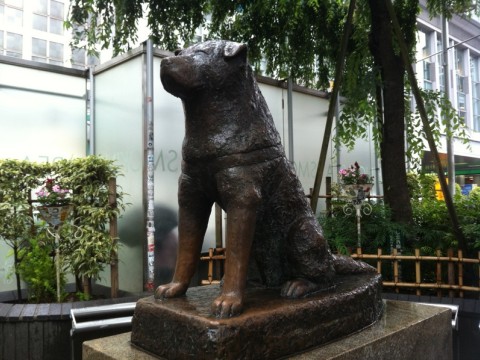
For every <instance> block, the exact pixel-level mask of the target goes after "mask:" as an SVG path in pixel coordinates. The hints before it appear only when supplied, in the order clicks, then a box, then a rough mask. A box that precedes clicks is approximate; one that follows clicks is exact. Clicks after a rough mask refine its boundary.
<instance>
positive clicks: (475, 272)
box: [200, 248, 480, 298]
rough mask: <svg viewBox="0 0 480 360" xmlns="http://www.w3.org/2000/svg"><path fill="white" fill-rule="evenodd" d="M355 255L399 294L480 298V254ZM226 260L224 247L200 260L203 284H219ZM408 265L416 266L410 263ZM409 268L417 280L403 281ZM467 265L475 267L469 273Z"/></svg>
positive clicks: (459, 252)
mask: <svg viewBox="0 0 480 360" xmlns="http://www.w3.org/2000/svg"><path fill="white" fill-rule="evenodd" d="M351 256H352V257H353V258H354V259H359V260H366V261H367V262H369V263H371V264H372V265H375V264H374V263H375V262H376V268H377V272H378V273H379V274H382V277H383V286H384V287H385V288H393V289H394V291H395V292H400V289H404V290H409V291H415V294H416V295H418V296H420V295H422V290H424V291H426V290H428V291H432V290H433V291H436V294H437V296H439V297H442V296H444V295H445V294H444V292H446V291H448V296H449V297H456V296H459V297H462V298H463V297H464V296H465V293H466V292H469V293H471V294H473V295H474V296H476V297H478V296H479V295H480V251H479V252H478V257H477V258H465V257H463V254H462V251H461V250H458V252H457V254H456V255H455V254H454V250H453V249H450V250H448V252H447V256H442V253H441V251H440V250H437V252H436V255H435V256H425V255H420V249H415V252H414V255H403V254H401V253H400V252H399V251H398V250H397V249H393V251H392V253H391V254H383V251H382V249H378V251H377V253H376V254H363V253H362V249H361V248H357V252H356V253H355V254H352V255H351ZM225 258H226V257H225V249H224V248H215V249H210V250H209V252H208V254H207V255H205V256H202V257H201V258H200V259H201V260H202V261H208V275H207V277H208V279H206V280H202V285H208V284H214V283H218V282H219V280H220V279H221V277H222V275H223V263H224V261H225ZM372 261H373V263H372ZM408 262H411V263H413V264H411V263H410V264H407V263H408ZM409 265H410V267H411V265H413V267H414V271H411V273H412V274H411V275H413V276H414V278H415V281H405V280H403V276H402V272H405V269H406V268H407V267H408V266H409ZM432 265H433V266H432ZM466 266H471V268H469V269H467V270H466V269H465V267H466ZM426 267H429V268H430V269H431V268H432V267H433V270H429V271H428V273H429V274H430V275H432V274H434V277H435V281H434V282H431V281H430V282H429V281H425V275H426V273H427V271H426V270H425V268H426ZM422 269H423V272H422ZM402 270H403V271H402ZM466 273H467V274H468V275H469V276H468V278H469V280H471V281H472V282H471V283H469V284H465V283H464V280H465V274H466ZM406 277H407V276H406ZM457 294H458V295H457Z"/></svg>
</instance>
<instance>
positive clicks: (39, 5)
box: [33, 0, 48, 15]
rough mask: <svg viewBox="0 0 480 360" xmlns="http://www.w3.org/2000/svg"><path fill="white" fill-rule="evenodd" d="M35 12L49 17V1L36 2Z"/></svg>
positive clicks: (38, 0) (39, 0) (37, 0)
mask: <svg viewBox="0 0 480 360" xmlns="http://www.w3.org/2000/svg"><path fill="white" fill-rule="evenodd" d="M33 11H34V12H35V13H37V14H43V15H48V0H36V1H35V7H34V8H33Z"/></svg>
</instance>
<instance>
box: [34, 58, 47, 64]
mask: <svg viewBox="0 0 480 360" xmlns="http://www.w3.org/2000/svg"><path fill="white" fill-rule="evenodd" d="M32 60H33V61H36V62H41V63H46V62H47V58H44V57H38V56H32Z"/></svg>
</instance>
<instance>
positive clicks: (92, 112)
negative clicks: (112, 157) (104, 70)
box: [87, 66, 95, 155]
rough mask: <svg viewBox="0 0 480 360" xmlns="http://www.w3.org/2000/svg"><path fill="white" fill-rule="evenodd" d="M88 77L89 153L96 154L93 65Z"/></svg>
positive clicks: (89, 69)
mask: <svg viewBox="0 0 480 360" xmlns="http://www.w3.org/2000/svg"><path fill="white" fill-rule="evenodd" d="M88 78H89V80H90V94H89V99H88V102H89V104H90V128H89V131H88V134H87V136H88V139H89V142H88V155H95V78H94V76H93V66H90V67H89V68H88Z"/></svg>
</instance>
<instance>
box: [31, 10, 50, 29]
mask: <svg viewBox="0 0 480 360" xmlns="http://www.w3.org/2000/svg"><path fill="white" fill-rule="evenodd" d="M33 28H34V29H35V30H40V31H47V17H46V16H41V15H36V14H33Z"/></svg>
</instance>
